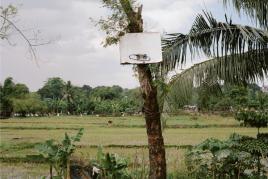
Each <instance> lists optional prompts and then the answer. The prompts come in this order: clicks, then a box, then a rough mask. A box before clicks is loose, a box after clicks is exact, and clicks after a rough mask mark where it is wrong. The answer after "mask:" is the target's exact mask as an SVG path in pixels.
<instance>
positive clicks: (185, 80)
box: [169, 49, 268, 102]
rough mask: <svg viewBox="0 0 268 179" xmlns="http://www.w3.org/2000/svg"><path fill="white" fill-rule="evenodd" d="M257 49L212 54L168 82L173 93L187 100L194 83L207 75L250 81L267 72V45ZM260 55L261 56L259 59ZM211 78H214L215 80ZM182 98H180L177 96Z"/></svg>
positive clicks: (200, 82) (236, 80) (204, 78)
mask: <svg viewBox="0 0 268 179" xmlns="http://www.w3.org/2000/svg"><path fill="white" fill-rule="evenodd" d="M258 55H259V56H258V57H256V55H255V53H252V52H246V53H244V54H239V55H238V54H237V55H229V56H227V57H221V58H213V59H210V60H207V61H204V62H201V63H198V64H195V65H193V66H192V67H190V68H188V69H187V70H185V71H183V72H182V73H180V74H177V75H175V76H173V78H172V79H171V80H170V82H169V92H170V94H169V95H170V96H173V98H176V99H177V100H176V101H182V102H183V101H184V100H185V99H187V98H189V97H190V96H191V95H192V90H193V89H194V87H195V86H200V85H201V84H202V83H203V82H204V80H206V79H207V77H213V80H214V81H221V80H222V81H224V82H225V83H230V84H239V83H251V82H256V81H257V80H258V79H261V80H263V79H264V78H265V77H267V76H268V49H263V50H261V51H259V52H258ZM256 58H258V60H256ZM213 80H212V81H213ZM178 99H180V100H178Z"/></svg>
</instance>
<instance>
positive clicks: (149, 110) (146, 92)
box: [120, 0, 166, 179]
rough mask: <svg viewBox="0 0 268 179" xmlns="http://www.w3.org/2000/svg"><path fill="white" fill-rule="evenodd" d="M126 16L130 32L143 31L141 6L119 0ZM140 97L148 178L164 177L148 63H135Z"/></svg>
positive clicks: (164, 159)
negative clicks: (146, 150)
mask: <svg viewBox="0 0 268 179" xmlns="http://www.w3.org/2000/svg"><path fill="white" fill-rule="evenodd" d="M120 3H121V5H122V7H123V9H124V11H125V13H126V15H127V17H128V20H129V25H128V30H129V32H130V33H137V32H143V20H142V15H141V13H142V6H140V7H139V8H138V10H137V12H135V11H134V10H133V8H132V6H131V3H130V2H129V0H120ZM137 69H138V76H139V82H140V86H141V92H142V97H143V99H144V107H143V109H144V114H145V120H146V130H147V136H148V147H149V161H150V172H149V178H150V179H165V178H166V157H165V146H164V139H163V136H162V129H161V120H160V115H161V114H160V111H159V104H158V101H157V88H156V87H155V86H154V85H153V79H152V73H151V71H150V68H149V65H148V64H140V65H137Z"/></svg>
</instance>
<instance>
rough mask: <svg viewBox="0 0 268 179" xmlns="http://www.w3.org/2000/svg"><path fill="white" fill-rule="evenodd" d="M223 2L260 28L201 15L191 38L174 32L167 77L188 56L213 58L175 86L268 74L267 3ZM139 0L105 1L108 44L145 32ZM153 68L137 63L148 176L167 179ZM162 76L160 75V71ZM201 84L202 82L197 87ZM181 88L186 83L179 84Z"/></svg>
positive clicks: (166, 55) (168, 41)
mask: <svg viewBox="0 0 268 179" xmlns="http://www.w3.org/2000/svg"><path fill="white" fill-rule="evenodd" d="M256 1H257V2H258V3H255V2H253V1H252V0H251V1H250V0H233V1H232V0H223V3H224V4H225V5H227V4H228V3H229V2H230V3H233V4H234V5H235V7H236V9H237V10H238V11H239V10H240V9H245V12H246V13H247V15H249V16H250V17H253V18H255V19H256V20H258V23H259V25H260V27H261V29H258V28H254V27H248V26H242V25H236V24H233V23H232V21H231V20H230V21H227V22H224V23H222V22H217V21H216V19H215V18H213V16H212V15H211V14H210V13H207V12H204V15H198V16H197V18H196V20H195V22H194V24H193V26H192V28H191V30H190V32H189V34H181V33H177V34H169V35H168V36H167V37H166V38H165V39H164V40H163V63H161V64H160V65H159V66H158V67H160V68H159V69H160V70H161V73H162V74H167V73H168V72H170V71H172V70H175V69H176V68H177V67H178V66H179V65H180V64H184V63H185V61H186V57H187V53H188V52H190V54H191V55H192V56H196V55H198V54H200V53H203V54H204V55H206V56H207V57H209V58H211V60H208V61H205V62H202V63H199V64H196V65H195V66H193V67H191V68H190V69H188V70H185V71H184V72H183V73H181V74H178V75H176V76H175V77H173V78H172V80H171V82H170V86H171V87H172V88H174V87H175V86H182V87H178V89H182V90H183V91H184V92H185V94H187V91H188V90H187V89H190V88H192V87H193V86H194V83H193V81H195V82H198V83H199V84H200V83H201V82H202V81H203V80H204V79H205V78H206V77H207V76H213V77H214V79H222V80H226V81H230V82H238V81H249V80H256V79H257V78H263V77H264V76H265V75H267V69H268V62H267V41H268V33H267V30H264V29H263V28H266V27H267V22H266V19H267V14H266V13H267V10H268V8H267V2H266V0H256ZM133 2H135V1H134V0H112V1H106V0H103V3H104V5H105V7H108V8H109V9H111V10H112V11H113V14H112V15H111V16H110V17H109V18H108V19H107V20H100V22H99V23H100V26H101V29H102V30H105V31H106V34H107V35H108V36H107V38H106V45H111V44H113V43H116V42H117V41H118V39H119V37H120V36H122V35H124V33H126V32H130V33H133V32H143V20H142V15H141V11H142V6H138V7H136V8H135V5H134V4H133ZM151 67H152V65H148V64H142V65H137V66H136V70H137V72H138V77H139V82H140V85H141V92H142V96H143V100H144V114H145V121H146V129H147V136H148V147H149V160H150V172H149V178H153V179H158V178H159V179H162V178H166V161H165V148H164V140H163V136H162V130H161V121H160V115H161V109H160V108H159V103H158V99H157V97H158V95H157V92H158V91H157V86H156V85H155V83H154V80H155V79H156V78H157V75H155V74H154V71H152V68H151ZM156 73H158V72H156ZM198 83H197V84H198ZM175 84H181V85H175Z"/></svg>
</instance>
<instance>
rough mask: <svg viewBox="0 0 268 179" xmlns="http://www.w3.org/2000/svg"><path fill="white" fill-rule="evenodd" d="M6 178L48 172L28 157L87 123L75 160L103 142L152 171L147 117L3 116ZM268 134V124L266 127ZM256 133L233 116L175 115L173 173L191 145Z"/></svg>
mask: <svg viewBox="0 0 268 179" xmlns="http://www.w3.org/2000/svg"><path fill="white" fill-rule="evenodd" d="M0 123H1V127H0V128H1V145H0V153H1V156H0V160H1V166H2V167H1V170H2V171H1V178H5V177H16V176H17V177H18V176H20V177H21V176H25V177H27V176H43V175H45V176H47V175H48V171H49V169H48V168H49V166H48V164H46V163H42V162H37V164H36V161H33V160H32V159H31V158H30V157H29V156H31V155H35V154H38V151H37V150H36V148H35V146H36V145H37V144H40V143H42V142H43V141H45V140H48V139H55V140H57V141H60V140H61V139H62V138H63V137H64V133H65V132H67V133H68V134H70V135H73V134H75V133H77V131H78V130H79V129H80V128H84V129H85V131H84V136H83V137H82V139H81V141H80V142H78V144H77V145H78V148H77V150H76V151H75V153H74V154H73V157H74V158H76V159H82V158H83V159H87V160H88V161H89V160H93V159H95V158H96V155H97V152H98V150H99V149H98V148H99V146H102V147H103V150H104V151H105V152H110V153H117V154H119V155H120V156H122V157H124V158H126V159H127V160H128V163H129V166H130V167H129V169H130V170H135V169H136V168H144V172H145V173H146V171H147V170H148V168H147V167H148V151H147V138H146V130H145V128H144V125H145V122H144V119H143V118H142V117H141V116H134V117H95V116H82V117H75V116H60V117H56V116H54V117H38V118H36V117H31V118H11V119H8V120H1V121H0ZM260 132H261V133H267V132H268V128H261V129H260ZM232 133H238V134H241V135H247V136H252V137H254V136H256V134H257V129H256V128H246V127H240V124H239V122H238V121H236V120H235V119H234V118H232V117H222V116H215V115H197V114H191V115H181V116H170V117H168V119H167V122H166V128H165V129H164V139H165V145H166V148H167V154H166V155H167V165H168V171H169V173H172V172H175V171H176V172H179V173H182V174H183V173H186V166H185V161H184V156H185V152H186V150H187V149H188V148H189V147H191V146H194V145H197V144H199V143H200V142H202V141H204V140H206V139H207V138H216V139H221V140H225V139H227V138H228V137H229V136H230V134H232Z"/></svg>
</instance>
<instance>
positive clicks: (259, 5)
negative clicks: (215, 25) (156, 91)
mask: <svg viewBox="0 0 268 179" xmlns="http://www.w3.org/2000/svg"><path fill="white" fill-rule="evenodd" d="M223 3H224V5H225V6H228V5H233V6H234V7H235V9H236V10H237V11H238V13H239V14H241V13H242V12H244V13H245V14H246V15H247V16H249V17H250V18H253V19H254V20H256V21H257V23H258V24H259V25H260V26H261V27H264V28H268V1H267V0H223Z"/></svg>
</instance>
